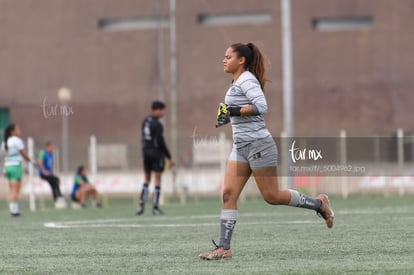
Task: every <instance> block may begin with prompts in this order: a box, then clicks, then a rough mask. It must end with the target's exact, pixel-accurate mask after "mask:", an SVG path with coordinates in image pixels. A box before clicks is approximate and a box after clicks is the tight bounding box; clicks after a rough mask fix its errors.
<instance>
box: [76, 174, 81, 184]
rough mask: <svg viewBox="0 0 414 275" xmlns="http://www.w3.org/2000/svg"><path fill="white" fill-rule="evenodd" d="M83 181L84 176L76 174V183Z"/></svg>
mask: <svg viewBox="0 0 414 275" xmlns="http://www.w3.org/2000/svg"><path fill="white" fill-rule="evenodd" d="M81 182H82V177H81V176H79V175H76V177H75V185H80V184H81Z"/></svg>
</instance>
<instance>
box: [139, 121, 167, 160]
mask: <svg viewBox="0 0 414 275" xmlns="http://www.w3.org/2000/svg"><path fill="white" fill-rule="evenodd" d="M163 132H164V127H163V126H162V124H161V122H160V121H159V120H158V118H156V117H153V116H147V117H146V118H145V119H144V121H143V122H142V151H143V152H145V151H151V150H156V151H159V152H161V153H163V154H164V156H165V157H167V158H168V159H170V158H171V155H170V152H169V151H168V148H167V145H166V144H165V141H164V136H163Z"/></svg>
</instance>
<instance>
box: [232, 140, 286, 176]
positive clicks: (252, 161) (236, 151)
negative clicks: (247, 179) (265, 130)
mask: <svg viewBox="0 0 414 275" xmlns="http://www.w3.org/2000/svg"><path fill="white" fill-rule="evenodd" d="M277 156H278V153H277V147H276V143H275V141H274V140H273V138H272V137H271V136H269V137H266V138H263V139H258V140H255V141H253V142H252V143H249V144H247V145H245V146H243V147H240V148H237V147H236V146H233V149H232V150H231V153H230V157H229V160H235V161H240V162H245V163H249V165H250V168H251V169H252V170H255V169H260V168H266V167H274V166H277Z"/></svg>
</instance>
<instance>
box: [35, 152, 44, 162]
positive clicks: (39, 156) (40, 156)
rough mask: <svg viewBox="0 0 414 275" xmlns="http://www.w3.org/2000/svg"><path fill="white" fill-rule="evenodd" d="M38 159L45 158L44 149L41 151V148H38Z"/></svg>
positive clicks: (42, 159)
mask: <svg viewBox="0 0 414 275" xmlns="http://www.w3.org/2000/svg"><path fill="white" fill-rule="evenodd" d="M37 159H38V160H39V161H42V162H43V161H44V159H45V151H43V150H40V152H39V155H38V158H37Z"/></svg>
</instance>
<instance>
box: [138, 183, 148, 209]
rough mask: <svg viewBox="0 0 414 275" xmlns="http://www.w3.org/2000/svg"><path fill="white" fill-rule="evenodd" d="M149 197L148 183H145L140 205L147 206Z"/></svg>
mask: <svg viewBox="0 0 414 275" xmlns="http://www.w3.org/2000/svg"><path fill="white" fill-rule="evenodd" d="M147 197H148V183H144V185H143V186H142V192H141V200H140V203H141V204H145V202H146V201H147Z"/></svg>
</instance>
